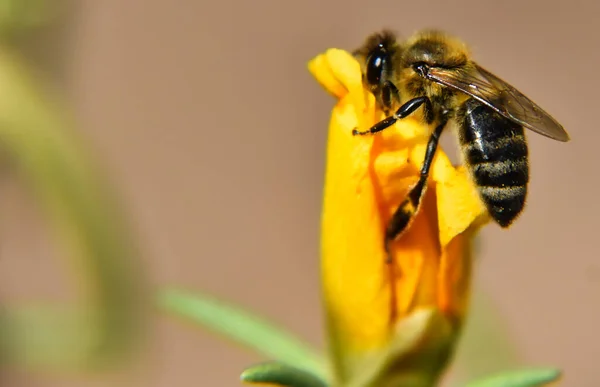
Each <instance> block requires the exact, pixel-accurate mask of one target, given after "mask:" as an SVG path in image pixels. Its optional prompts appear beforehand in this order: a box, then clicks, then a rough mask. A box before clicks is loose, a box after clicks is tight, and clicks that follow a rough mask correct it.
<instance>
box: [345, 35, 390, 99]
mask: <svg viewBox="0 0 600 387" xmlns="http://www.w3.org/2000/svg"><path fill="white" fill-rule="evenodd" d="M398 49H399V47H398V43H397V41H396V36H395V35H394V33H392V32H390V31H383V32H380V33H377V34H374V35H371V36H370V37H369V38H367V40H366V42H365V43H364V44H363V45H362V46H361V47H360V48H359V49H358V50H356V51H355V52H354V56H355V57H356V58H357V59H358V61H359V62H360V63H361V67H362V69H361V70H362V75H363V82H364V84H365V86H367V87H368V88H369V89H370V90H371V91H372V92H375V91H376V90H378V89H379V88H380V87H381V85H382V84H383V82H385V81H386V80H392V78H393V72H394V61H395V58H396V56H397V55H398Z"/></svg>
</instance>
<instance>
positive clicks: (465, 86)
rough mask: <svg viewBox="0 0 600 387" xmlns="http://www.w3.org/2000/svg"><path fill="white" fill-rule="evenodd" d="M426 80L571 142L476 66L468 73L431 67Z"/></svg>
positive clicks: (538, 110)
mask: <svg viewBox="0 0 600 387" xmlns="http://www.w3.org/2000/svg"><path fill="white" fill-rule="evenodd" d="M427 77H428V78H429V79H431V80H433V81H435V82H437V83H440V84H442V85H445V86H448V87H451V88H453V89H456V90H459V91H461V92H463V93H465V94H468V95H470V96H471V97H473V98H475V99H477V100H478V101H480V102H482V103H484V104H486V105H487V106H489V107H491V108H492V109H494V110H495V111H497V112H498V113H500V114H501V115H503V116H504V117H506V118H508V119H509V120H512V121H514V122H516V123H518V124H520V125H523V126H524V127H526V128H528V129H530V130H533V131H534V132H537V133H539V134H542V135H544V136H546V137H550V138H552V139H554V140H558V141H569V135H568V134H567V132H566V131H565V130H564V129H563V127H562V125H561V124H559V123H558V122H557V121H556V120H555V119H554V118H552V116H550V114H548V113H546V112H545V111H544V110H543V109H542V108H541V107H539V106H538V105H537V104H535V103H534V102H533V101H532V100H530V99H529V98H527V97H526V96H524V95H523V94H522V93H521V92H520V91H519V90H517V89H515V88H514V87H512V86H511V85H509V84H508V83H506V82H505V81H503V80H502V79H500V78H498V77H496V76H495V75H494V74H492V73H490V72H489V71H487V70H485V69H483V68H482V67H480V66H479V65H477V64H475V65H474V68H468V69H443V68H439V67H431V68H430V69H429V72H428V74H427Z"/></svg>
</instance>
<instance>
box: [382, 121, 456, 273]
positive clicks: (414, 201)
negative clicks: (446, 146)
mask: <svg viewBox="0 0 600 387" xmlns="http://www.w3.org/2000/svg"><path fill="white" fill-rule="evenodd" d="M445 126H446V121H443V122H442V123H441V124H440V125H438V126H437V127H436V128H435V130H434V131H433V133H431V136H430V137H429V141H428V142H427V150H426V151H425V159H424V160H423V165H422V166H421V173H420V175H419V180H418V181H417V184H416V185H415V186H414V187H412V188H411V190H410V191H409V193H408V195H406V198H404V200H403V201H402V203H401V204H400V206H398V208H397V209H396V211H395V212H394V214H393V215H392V218H391V219H390V221H389V223H388V224H387V227H386V230H385V240H384V247H385V253H386V255H387V260H386V262H387V263H391V262H392V255H391V251H390V248H391V244H392V242H394V241H396V240H398V238H400V236H401V235H402V234H403V233H404V231H406V230H407V229H408V227H409V226H410V225H411V224H412V222H413V220H414V218H415V216H416V214H417V213H418V212H419V207H420V206H421V199H422V198H423V196H424V195H425V191H426V190H427V179H428V177H429V170H430V168H431V163H432V162H433V157H434V156H435V151H436V149H437V146H438V142H439V139H440V136H441V134H442V131H443V130H444V127H445Z"/></svg>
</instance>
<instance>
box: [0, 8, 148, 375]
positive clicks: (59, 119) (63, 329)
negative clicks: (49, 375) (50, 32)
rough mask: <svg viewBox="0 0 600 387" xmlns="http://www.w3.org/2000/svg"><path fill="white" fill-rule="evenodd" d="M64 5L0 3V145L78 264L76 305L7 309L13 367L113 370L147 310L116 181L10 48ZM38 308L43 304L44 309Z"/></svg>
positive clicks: (6, 347)
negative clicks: (103, 170) (111, 181)
mask: <svg viewBox="0 0 600 387" xmlns="http://www.w3.org/2000/svg"><path fill="white" fill-rule="evenodd" d="M60 4H61V3H60V2H54V1H43V0H13V1H8V0H0V34H1V36H2V38H3V39H0V85H2V87H0V148H1V150H2V152H3V153H4V154H5V155H6V157H7V159H8V160H5V161H8V165H9V166H10V167H11V168H13V172H14V173H16V174H17V175H18V176H19V181H22V182H24V184H25V185H26V187H27V188H28V189H29V190H30V191H31V193H32V197H33V198H34V200H36V202H37V204H38V206H39V207H40V208H41V209H42V211H43V212H44V214H45V215H46V218H47V220H48V222H47V224H48V226H49V228H50V229H51V230H52V232H53V235H54V236H55V237H56V238H57V239H58V240H59V241H61V242H62V245H61V247H62V248H63V251H65V252H66V254H65V255H66V256H68V257H69V258H70V263H71V264H72V267H73V271H72V273H75V275H76V276H78V277H77V278H76V284H77V285H78V288H79V289H80V291H81V296H80V297H78V298H79V300H78V302H77V304H75V305H63V304H57V305H52V304H51V303H49V302H48V301H47V300H44V301H38V302H33V301H32V303H31V305H21V304H20V305H18V306H11V305H7V306H6V307H5V308H4V310H3V313H2V314H1V315H0V331H1V332H2V333H1V335H0V349H1V350H2V356H3V361H4V363H5V364H11V365H17V366H26V367H32V366H35V367H36V368H40V367H41V368H51V369H56V368H57V367H58V368H67V369H77V370H81V369H90V368H102V367H103V366H105V365H107V363H110V364H114V360H115V359H116V358H118V356H117V355H119V356H120V355H123V354H125V353H126V350H129V349H131V348H133V346H132V345H133V343H135V340H136V339H138V338H139V336H140V335H141V334H143V329H141V328H142V327H143V324H144V322H145V320H146V319H145V318H144V311H145V310H146V309H147V302H146V301H145V300H146V296H147V294H146V292H145V291H144V287H145V285H144V281H143V271H142V270H141V265H140V264H139V263H140V262H139V257H138V252H137V251H136V248H135V245H134V244H133V243H132V238H131V237H130V235H129V232H128V230H127V229H126V226H125V224H126V222H124V219H122V218H121V216H119V215H120V214H121V213H122V211H121V209H120V208H119V206H118V204H117V203H116V200H115V198H114V195H113V193H112V189H111V187H110V184H109V183H108V180H107V179H106V177H105V176H103V175H102V173H101V172H100V169H99V168H98V167H97V166H96V165H95V163H94V161H93V160H92V159H91V156H90V152H89V150H88V149H86V147H85V145H84V144H83V143H82V142H81V141H80V139H78V137H77V135H76V133H75V131H74V130H73V129H74V128H73V123H72V122H71V120H70V118H69V112H68V109H66V108H65V107H64V106H63V104H62V102H61V101H60V100H59V97H57V95H56V93H51V92H50V91H49V90H51V89H52V88H51V87H50V85H49V81H48V80H46V79H42V78H40V77H39V76H37V75H34V73H35V72H34V71H33V70H32V68H31V67H30V65H29V64H28V63H27V62H26V60H25V59H24V58H23V56H22V55H21V53H20V50H19V47H17V46H16V45H14V44H11V39H10V38H11V36H12V35H13V34H15V33H19V32H21V31H22V30H26V29H28V28H33V27H40V26H41V24H43V23H44V22H47V21H49V20H50V16H52V15H51V14H49V12H48V11H50V10H51V9H52V10H53V11H54V10H55V8H56V7H57V6H58V5H60ZM36 304H37V305H36Z"/></svg>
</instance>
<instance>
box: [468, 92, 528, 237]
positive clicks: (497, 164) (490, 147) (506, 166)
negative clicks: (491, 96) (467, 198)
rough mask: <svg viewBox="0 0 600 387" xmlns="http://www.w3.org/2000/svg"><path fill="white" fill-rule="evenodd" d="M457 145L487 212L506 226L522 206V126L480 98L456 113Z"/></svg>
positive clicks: (524, 182)
mask: <svg viewBox="0 0 600 387" xmlns="http://www.w3.org/2000/svg"><path fill="white" fill-rule="evenodd" d="M459 120H460V121H459V124H460V125H459V126H460V134H459V139H460V144H461V148H462V151H463V154H464V157H465V160H466V161H467V163H466V164H467V167H468V168H469V169H470V172H471V175H472V177H473V180H474V181H475V184H476V185H477V188H478V190H479V194H480V196H481V198H482V199H483V202H484V203H485V205H486V207H487V209H488V211H489V213H490V215H491V216H492V217H493V218H494V220H495V221H496V222H498V224H500V226H502V227H507V226H509V225H510V224H511V223H512V221H513V220H515V218H516V217H517V216H518V215H519V214H520V213H521V211H522V210H523V207H524V206H525V197H526V195H527V183H528V181H529V165H528V160H527V143H526V141H525V135H524V133H523V127H522V126H520V125H518V124H516V123H514V122H512V121H510V120H508V119H507V118H504V117H503V116H501V115H500V114H498V113H497V112H495V111H494V110H492V109H491V108H489V107H488V106H485V105H483V104H482V103H480V102H479V101H476V100H474V99H469V100H468V101H467V102H465V103H464V104H463V106H462V108H461V112H460V114H459Z"/></svg>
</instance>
